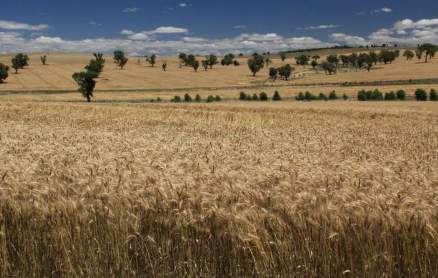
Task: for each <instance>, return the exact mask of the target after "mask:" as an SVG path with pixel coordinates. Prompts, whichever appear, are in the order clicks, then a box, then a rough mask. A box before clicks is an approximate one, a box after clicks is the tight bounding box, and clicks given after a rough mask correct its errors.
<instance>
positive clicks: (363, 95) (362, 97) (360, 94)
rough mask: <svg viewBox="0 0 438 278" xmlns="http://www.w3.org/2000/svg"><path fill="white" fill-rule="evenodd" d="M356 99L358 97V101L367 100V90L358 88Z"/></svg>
mask: <svg viewBox="0 0 438 278" xmlns="http://www.w3.org/2000/svg"><path fill="white" fill-rule="evenodd" d="M357 99H358V100H359V101H366V100H368V97H367V92H366V91H365V90H360V91H359V92H358V93H357Z"/></svg>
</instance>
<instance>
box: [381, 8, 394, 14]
mask: <svg viewBox="0 0 438 278" xmlns="http://www.w3.org/2000/svg"><path fill="white" fill-rule="evenodd" d="M380 10H381V11H382V12H384V13H391V12H392V9H391V8H386V7H384V8H381V9H380Z"/></svg>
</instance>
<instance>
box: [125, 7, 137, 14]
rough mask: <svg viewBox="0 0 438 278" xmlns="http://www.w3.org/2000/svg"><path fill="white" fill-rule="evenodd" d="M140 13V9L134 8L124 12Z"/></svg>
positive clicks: (126, 9)
mask: <svg viewBox="0 0 438 278" xmlns="http://www.w3.org/2000/svg"><path fill="white" fill-rule="evenodd" d="M139 11H140V9H139V8H136V7H133V8H125V9H124V10H123V12H125V13H138V12H139Z"/></svg>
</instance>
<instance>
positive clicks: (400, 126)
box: [0, 102, 438, 277]
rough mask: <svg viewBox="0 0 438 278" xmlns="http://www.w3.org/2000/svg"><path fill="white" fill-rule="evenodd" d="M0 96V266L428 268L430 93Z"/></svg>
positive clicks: (434, 268) (426, 273)
mask: <svg viewBox="0 0 438 278" xmlns="http://www.w3.org/2000/svg"><path fill="white" fill-rule="evenodd" d="M0 111H1V112H0V123H1V126H0V128H1V129H0V134H1V140H0V277H438V248H437V247H438V246H437V245H438V240H437V236H438V235H437V230H438V219H437V208H438V198H436V196H437V193H438V191H437V184H438V173H437V172H436V165H437V162H438V152H437V150H436V146H437V145H438V144H437V143H438V136H437V135H438V126H437V125H436V121H435V119H436V116H437V113H438V112H436V111H437V110H436V107H435V106H434V103H432V102H431V103H409V104H408V105H407V104H404V103H403V102H385V103H377V104H376V103H369V104H368V103H358V102H336V103H333V104H328V103H308V104H306V105H303V104H302V103H301V104H300V103H298V104H297V103H293V102H290V103H283V104H276V103H260V102H258V103H257V102H248V103H247V102H239V103H228V104H227V103H225V104H221V103H218V104H217V105H214V106H211V105H188V104H170V103H169V104H162V105H149V104H141V105H127V104H123V105H114V104H112V105H104V104H102V105H100V104H99V105H97V104H94V105H93V106H88V105H84V104H68V105H67V104H64V105H60V104H30V103H27V104H25V103H22V104H14V103H1V104H0Z"/></svg>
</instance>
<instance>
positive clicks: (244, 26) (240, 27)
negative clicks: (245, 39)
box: [233, 25, 248, 29]
mask: <svg viewBox="0 0 438 278" xmlns="http://www.w3.org/2000/svg"><path fill="white" fill-rule="evenodd" d="M246 28H248V26H246V25H236V26H233V29H246Z"/></svg>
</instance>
